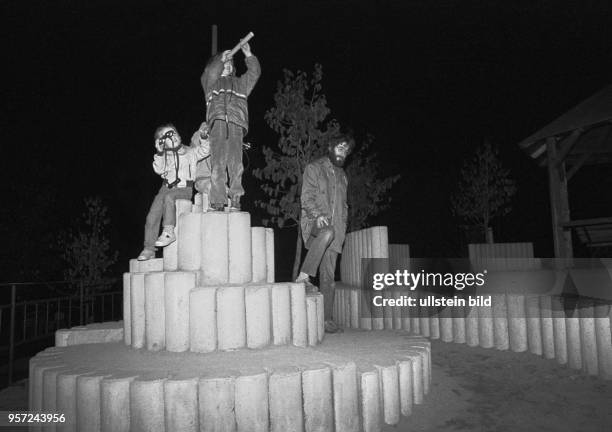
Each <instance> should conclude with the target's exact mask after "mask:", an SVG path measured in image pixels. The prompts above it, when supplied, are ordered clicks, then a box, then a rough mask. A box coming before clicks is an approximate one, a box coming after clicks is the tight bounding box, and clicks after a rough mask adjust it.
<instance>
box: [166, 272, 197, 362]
mask: <svg viewBox="0 0 612 432" xmlns="http://www.w3.org/2000/svg"><path fill="white" fill-rule="evenodd" d="M195 286H196V275H195V273H193V272H168V273H166V275H165V292H164V302H165V311H166V322H165V324H166V349H167V350H168V351H172V352H183V351H187V350H188V349H189V292H190V291H191V290H192V289H193V288H195Z"/></svg>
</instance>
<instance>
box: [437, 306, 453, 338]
mask: <svg viewBox="0 0 612 432" xmlns="http://www.w3.org/2000/svg"><path fill="white" fill-rule="evenodd" d="M452 313H453V312H452V309H451V308H450V307H444V308H442V309H441V310H440V313H439V316H440V339H442V341H443V342H452V341H453V339H454V335H453V315H452Z"/></svg>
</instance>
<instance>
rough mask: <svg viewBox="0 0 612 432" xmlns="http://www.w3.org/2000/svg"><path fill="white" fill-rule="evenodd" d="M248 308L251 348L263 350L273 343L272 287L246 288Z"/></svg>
mask: <svg viewBox="0 0 612 432" xmlns="http://www.w3.org/2000/svg"><path fill="white" fill-rule="evenodd" d="M244 296H245V308H246V338H247V346H248V347H249V348H263V347H265V346H268V345H270V343H271V342H272V335H271V330H272V322H271V318H272V316H271V315H272V314H271V311H270V286H269V285H252V286H248V285H247V286H246V287H245V288H244Z"/></svg>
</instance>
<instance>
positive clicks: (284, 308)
mask: <svg viewBox="0 0 612 432" xmlns="http://www.w3.org/2000/svg"><path fill="white" fill-rule="evenodd" d="M270 294H271V308H272V311H271V312H272V342H273V343H274V345H286V344H289V343H290V342H291V297H290V292H289V287H288V286H287V285H284V284H273V285H272V287H271V289H270Z"/></svg>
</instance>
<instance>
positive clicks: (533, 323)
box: [525, 295, 542, 355]
mask: <svg viewBox="0 0 612 432" xmlns="http://www.w3.org/2000/svg"><path fill="white" fill-rule="evenodd" d="M525 312H526V315H527V341H528V345H529V352H531V353H532V354H536V355H542V323H541V317H540V300H539V296H533V295H529V296H526V297H525Z"/></svg>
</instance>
